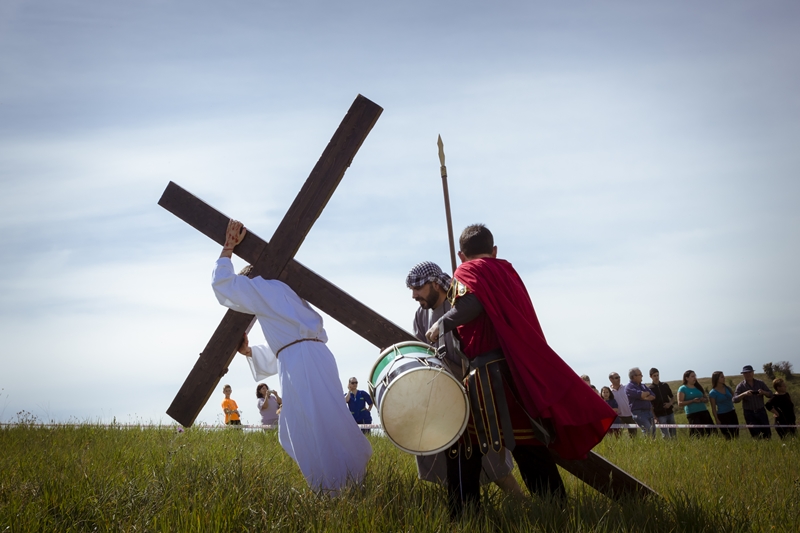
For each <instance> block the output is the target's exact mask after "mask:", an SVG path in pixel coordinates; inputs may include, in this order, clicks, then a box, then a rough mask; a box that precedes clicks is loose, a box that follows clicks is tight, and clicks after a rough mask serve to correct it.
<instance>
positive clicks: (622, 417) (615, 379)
mask: <svg viewBox="0 0 800 533" xmlns="http://www.w3.org/2000/svg"><path fill="white" fill-rule="evenodd" d="M608 380H609V381H610V382H611V393H612V394H613V395H614V399H615V400H617V406H618V407H619V416H617V419H616V422H615V423H617V424H635V423H636V421H635V420H634V419H633V413H631V406H630V404H629V403H628V397H627V396H626V395H625V389H624V388H622V386H621V385H620V379H619V374H617V373H616V372H612V373H610V374H609V375H608ZM636 433H637V432H636V430H635V429H634V428H628V434H629V435H630V436H631V437H635V436H636Z"/></svg>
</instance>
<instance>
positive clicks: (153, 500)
mask: <svg viewBox="0 0 800 533" xmlns="http://www.w3.org/2000/svg"><path fill="white" fill-rule="evenodd" d="M370 440H371V442H372V445H373V449H374V455H373V457H372V460H371V462H370V464H369V468H368V474H367V478H366V480H365V483H364V485H363V487H359V488H353V489H350V490H348V491H346V492H345V493H344V494H343V495H342V496H341V497H339V498H329V497H325V496H319V495H316V494H315V493H313V492H312V491H310V490H309V489H308V488H307V486H306V484H305V481H304V480H303V478H302V476H301V474H300V471H299V469H298V468H297V466H296V465H295V464H294V463H293V462H292V461H291V459H289V457H288V456H287V455H286V454H285V453H284V452H283V450H282V449H281V447H280V445H279V444H278V442H277V435H276V433H275V432H258V431H256V432H242V431H238V430H235V429H225V430H219V431H208V430H202V429H189V430H187V431H185V432H178V431H176V430H175V429H174V428H162V429H156V428H146V429H138V428H134V429H131V428H125V427H113V426H112V427H110V428H105V427H101V426H96V425H89V424H87V425H81V426H61V427H56V428H47V427H42V426H38V425H36V424H23V425H19V426H14V427H4V428H2V429H0V449H1V450H2V457H0V531H14V532H25V531H64V532H66V531H225V532H227V531H271V530H275V531H336V532H343V531H347V532H361V531H364V532H367V531H448V532H449V531H481V530H486V531H492V530H497V531H558V532H560V531H632V532H633V531H635V532H637V533H641V532H644V531H646V532H648V533H652V532H661V531H664V532H666V531H676V532H677V531H681V532H682V531H687V532H689V531H715V532H717V531H720V532H722V531H731V532H734V531H759V532H760V531H796V525H797V524H799V523H800V439H789V440H786V441H780V440H779V439H777V438H773V439H772V440H771V441H766V442H760V441H754V440H751V439H749V438H740V439H739V440H738V441H732V442H728V441H725V440H724V439H722V437H712V438H708V439H689V438H688V437H686V436H685V435H681V436H680V438H679V439H677V440H675V441H671V442H670V441H664V440H662V439H658V440H655V441H652V440H649V439H644V438H636V439H629V438H627V437H623V438H619V439H615V438H608V439H606V440H604V441H603V442H602V443H601V444H600V445H599V446H598V447H597V448H596V451H597V452H599V453H600V454H601V455H603V456H605V457H607V458H608V459H610V460H611V461H613V462H615V463H616V464H618V465H619V466H620V467H622V468H624V469H625V470H627V471H628V472H630V473H631V474H633V475H635V476H637V477H638V478H639V479H641V480H642V481H644V482H646V483H647V484H648V485H650V486H651V487H652V488H654V489H655V490H656V491H658V492H659V493H660V494H661V495H662V498H654V499H651V500H645V501H639V500H635V501H628V502H622V503H614V502H612V501H610V500H608V499H606V498H605V497H603V496H601V495H599V494H598V493H596V492H594V491H593V490H591V489H589V488H588V487H586V486H584V485H583V484H582V483H580V482H578V481H577V480H576V479H575V478H572V477H571V476H570V475H569V474H564V477H565V481H566V483H567V490H568V493H569V502H568V504H567V505H566V507H564V508H561V507H560V506H559V505H558V504H555V503H553V502H547V501H541V500H539V499H538V498H533V499H528V498H526V499H524V500H522V501H519V500H516V499H513V498H507V497H505V496H504V495H503V494H502V493H500V492H499V491H498V490H497V489H495V488H493V487H491V488H489V489H488V490H484V495H483V497H484V505H483V512H482V513H481V514H478V515H470V516H467V517H465V518H463V519H462V520H460V521H457V522H452V523H451V522H450V520H449V518H448V513H447V508H446V504H445V499H444V490H443V489H442V488H441V487H438V486H434V485H431V484H427V483H424V482H420V481H418V480H417V479H416V470H415V467H414V461H413V458H412V457H411V456H409V455H406V454H403V453H401V452H399V451H398V450H397V449H396V448H395V447H394V446H393V445H392V444H391V443H390V442H389V441H388V440H387V439H385V438H380V437H370Z"/></svg>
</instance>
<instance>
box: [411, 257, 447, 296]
mask: <svg viewBox="0 0 800 533" xmlns="http://www.w3.org/2000/svg"><path fill="white" fill-rule="evenodd" d="M429 281H435V282H436V283H438V284H439V286H440V287H441V288H442V289H444V290H447V289H449V288H450V276H448V275H447V274H445V273H444V272H442V269H441V268H439V265H437V264H436V263H432V262H430V261H423V262H422V263H419V264H418V265H414V268H412V269H411V272H409V273H408V276H406V287H408V288H409V289H419V288H420V287H422V286H423V285H425V284H426V283H428V282H429Z"/></svg>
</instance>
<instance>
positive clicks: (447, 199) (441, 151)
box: [436, 135, 456, 272]
mask: <svg viewBox="0 0 800 533" xmlns="http://www.w3.org/2000/svg"><path fill="white" fill-rule="evenodd" d="M436 144H437V145H438V146H439V164H440V165H441V167H440V168H439V170H440V171H441V173H442V188H443V189H444V213H445V215H446V216H447V238H448V239H449V240H450V263H451V265H452V266H453V272H455V271H456V243H455V242H454V241H453V219H452V218H451V216H450V193H449V191H448V190H447V167H446V166H444V143H443V142H442V136H441V135H439V140H438V141H437V142H436Z"/></svg>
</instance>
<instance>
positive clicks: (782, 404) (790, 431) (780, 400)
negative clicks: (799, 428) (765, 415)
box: [765, 378, 797, 438]
mask: <svg viewBox="0 0 800 533" xmlns="http://www.w3.org/2000/svg"><path fill="white" fill-rule="evenodd" d="M772 386H773V387H775V394H774V395H773V396H772V399H771V400H770V401H768V402H767V403H766V404H765V407H766V408H767V409H769V410H770V411H772V414H773V415H775V424H776V425H778V426H793V425H795V424H796V423H797V419H796V418H795V414H794V404H793V403H792V398H791V397H790V396H789V393H788V392H786V383H785V382H784V381H783V380H782V379H781V378H778V379H775V380H773V381H772ZM775 431H777V432H778V436H779V437H780V438H784V437H786V435H792V436H794V435H795V433H796V428H785V427H776V428H775Z"/></svg>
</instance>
